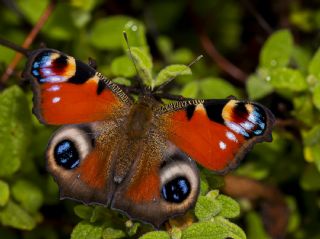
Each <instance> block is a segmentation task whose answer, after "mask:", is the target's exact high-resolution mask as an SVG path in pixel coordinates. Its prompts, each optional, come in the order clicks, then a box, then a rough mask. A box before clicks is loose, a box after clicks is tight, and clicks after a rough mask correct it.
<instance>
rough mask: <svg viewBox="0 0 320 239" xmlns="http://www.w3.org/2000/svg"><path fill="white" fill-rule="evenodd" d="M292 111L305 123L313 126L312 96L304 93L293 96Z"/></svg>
mask: <svg viewBox="0 0 320 239" xmlns="http://www.w3.org/2000/svg"><path fill="white" fill-rule="evenodd" d="M293 105H294V111H293V112H292V114H293V115H294V116H295V117H296V118H297V119H298V120H301V121H302V122H304V123H305V124H307V125H310V126H314V119H315V115H314V107H313V102H312V98H311V97H309V96H308V95H306V94H303V95H301V96H297V97H294V98H293Z"/></svg>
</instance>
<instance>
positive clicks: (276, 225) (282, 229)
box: [223, 175, 289, 239]
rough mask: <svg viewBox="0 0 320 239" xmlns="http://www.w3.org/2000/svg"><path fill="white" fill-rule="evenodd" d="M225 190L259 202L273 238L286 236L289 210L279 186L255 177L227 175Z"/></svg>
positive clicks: (227, 192)
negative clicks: (276, 186)
mask: <svg viewBox="0 0 320 239" xmlns="http://www.w3.org/2000/svg"><path fill="white" fill-rule="evenodd" d="M223 192H224V193H226V194H228V195H230V196H232V197H235V198H246V199H249V200H250V201H254V202H257V203H259V206H260V208H261V212H262V218H263V221H264V225H265V228H266V231H267V232H268V233H269V234H270V236H272V238H277V239H280V238H285V234H286V228H287V224H288V220H289V210H288V207H287V205H286V202H285V199H284V196H283V195H282V193H281V192H280V191H279V190H278V189H277V188H275V187H273V186H270V185H267V184H264V183H262V182H259V181H256V180H253V179H249V178H245V177H240V176H236V175H227V176H225V187H224V188H223Z"/></svg>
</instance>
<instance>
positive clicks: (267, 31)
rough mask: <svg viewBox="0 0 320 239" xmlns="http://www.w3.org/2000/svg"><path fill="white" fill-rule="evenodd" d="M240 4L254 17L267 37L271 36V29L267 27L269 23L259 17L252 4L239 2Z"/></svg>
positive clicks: (244, 0)
mask: <svg viewBox="0 0 320 239" xmlns="http://www.w3.org/2000/svg"><path fill="white" fill-rule="evenodd" d="M241 2H242V3H243V4H244V6H245V7H246V8H247V10H248V11H249V12H250V13H251V14H252V15H253V16H254V18H255V19H256V20H257V22H258V23H259V25H260V26H261V28H262V29H263V30H265V31H266V33H268V35H271V34H272V32H273V29H272V27H271V26H270V25H269V23H268V22H267V21H266V20H265V19H264V18H263V17H262V16H261V14H260V13H259V12H258V11H257V10H256V9H255V8H254V7H253V6H252V3H251V2H250V1H248V0H241Z"/></svg>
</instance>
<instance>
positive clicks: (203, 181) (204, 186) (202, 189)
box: [200, 172, 209, 195]
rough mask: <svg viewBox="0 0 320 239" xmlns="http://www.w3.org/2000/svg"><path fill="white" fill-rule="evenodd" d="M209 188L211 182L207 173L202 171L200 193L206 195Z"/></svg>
mask: <svg viewBox="0 0 320 239" xmlns="http://www.w3.org/2000/svg"><path fill="white" fill-rule="evenodd" d="M208 190H209V184H208V181H207V179H206V175H204V174H203V173H202V172H201V173H200V195H205V194H206V193H207V192H208Z"/></svg>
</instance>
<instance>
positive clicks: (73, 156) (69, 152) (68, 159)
mask: <svg viewBox="0 0 320 239" xmlns="http://www.w3.org/2000/svg"><path fill="white" fill-rule="evenodd" d="M54 158H55V161H56V163H57V164H58V165H59V166H61V167H63V168H65V169H74V168H76V167H77V166H78V165H79V164H80V158H79V152H78V150H77V148H76V146H75V145H74V143H73V142H72V141H71V140H67V139H66V140H62V141H60V142H59V143H58V144H57V145H56V146H55V148H54Z"/></svg>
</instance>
